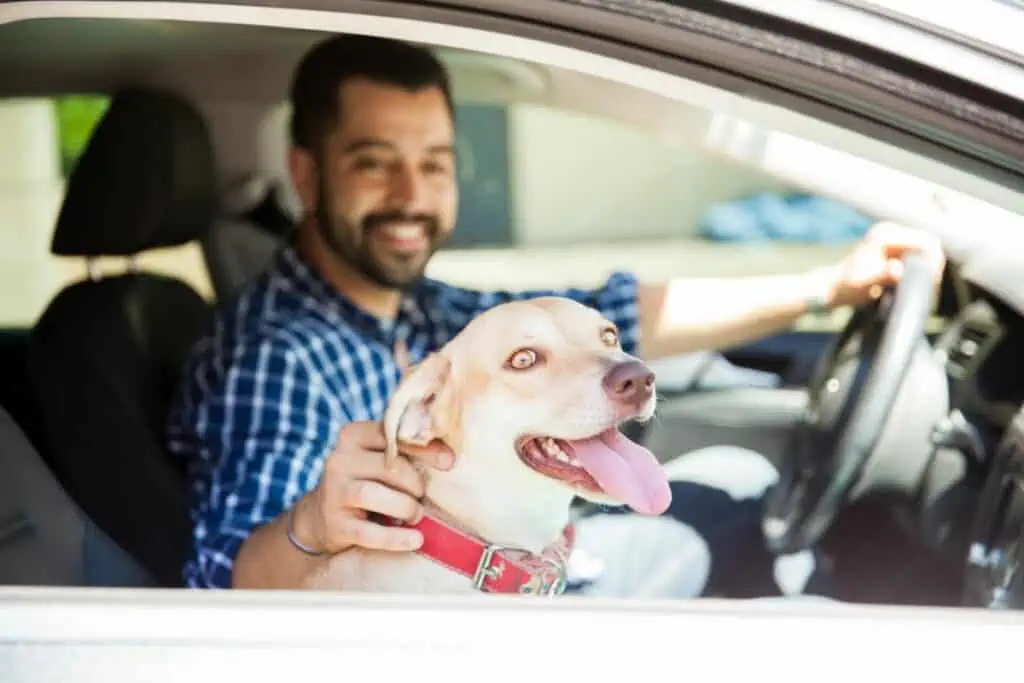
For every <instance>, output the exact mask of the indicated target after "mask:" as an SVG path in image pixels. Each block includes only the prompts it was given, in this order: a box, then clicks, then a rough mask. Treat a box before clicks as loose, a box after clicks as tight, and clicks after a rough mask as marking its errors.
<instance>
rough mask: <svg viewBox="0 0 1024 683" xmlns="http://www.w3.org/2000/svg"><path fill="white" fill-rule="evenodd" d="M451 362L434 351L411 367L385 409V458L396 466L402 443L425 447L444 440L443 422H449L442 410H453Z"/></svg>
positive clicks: (390, 465) (389, 465)
mask: <svg viewBox="0 0 1024 683" xmlns="http://www.w3.org/2000/svg"><path fill="white" fill-rule="evenodd" d="M450 377H451V361H449V360H448V359H447V358H445V357H444V356H442V355H440V354H437V353H435V354H432V355H430V356H428V357H427V358H426V359H424V360H423V362H421V363H419V364H418V365H415V366H412V367H410V368H409V369H408V371H407V372H406V374H405V376H404V377H403V378H402V381H401V382H399V384H398V388H397V389H396V390H395V393H394V395H393V396H392V397H391V400H390V401H388V407H387V409H386V410H385V411H384V438H385V440H386V442H387V447H386V450H385V456H386V457H385V461H386V463H387V465H388V467H393V466H394V463H395V460H396V459H397V458H398V447H399V444H400V443H407V444H412V445H416V446H426V445H427V444H429V443H430V442H431V441H433V440H434V439H443V438H444V437H445V436H446V435H445V434H444V428H443V425H444V424H446V423H449V417H448V416H447V415H441V414H440V413H441V412H442V411H445V412H446V411H449V410H452V409H454V406H453V405H451V403H452V402H451V401H449V400H447V399H448V398H449V397H450V394H451V387H450Z"/></svg>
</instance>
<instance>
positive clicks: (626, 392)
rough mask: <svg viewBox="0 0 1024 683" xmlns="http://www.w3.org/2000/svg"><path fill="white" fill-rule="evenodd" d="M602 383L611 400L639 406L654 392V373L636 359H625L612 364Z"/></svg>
mask: <svg viewBox="0 0 1024 683" xmlns="http://www.w3.org/2000/svg"><path fill="white" fill-rule="evenodd" d="M602 384H603V385H604V391H605V393H606V394H608V397H609V398H611V399H612V400H613V401H616V402H619V403H628V404H631V405H635V406H639V405H641V404H642V403H644V402H645V401H647V400H648V399H649V398H650V397H651V395H652V394H653V393H654V373H653V372H652V371H651V369H650V368H648V367H647V366H646V365H644V364H643V363H642V362H640V361H638V360H627V361H624V362H622V363H617V364H616V365H614V366H612V368H611V370H609V371H608V372H607V374H605V376H604V381H603V382H602Z"/></svg>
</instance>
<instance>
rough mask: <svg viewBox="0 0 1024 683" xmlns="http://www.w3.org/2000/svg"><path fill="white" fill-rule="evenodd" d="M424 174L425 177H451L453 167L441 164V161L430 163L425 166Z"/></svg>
mask: <svg viewBox="0 0 1024 683" xmlns="http://www.w3.org/2000/svg"><path fill="white" fill-rule="evenodd" d="M423 173H424V174H425V175H431V176H433V175H451V173H452V169H451V165H449V164H446V163H443V162H440V161H428V162H427V163H425V164H423Z"/></svg>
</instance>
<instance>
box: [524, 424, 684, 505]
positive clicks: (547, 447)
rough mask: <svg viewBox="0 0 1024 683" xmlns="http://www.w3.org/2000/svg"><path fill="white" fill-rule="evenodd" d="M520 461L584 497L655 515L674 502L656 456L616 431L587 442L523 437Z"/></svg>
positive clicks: (595, 436) (616, 429)
mask: <svg viewBox="0 0 1024 683" xmlns="http://www.w3.org/2000/svg"><path fill="white" fill-rule="evenodd" d="M516 452H517V453H518V454H519V459H520V460H522V462H523V463H524V464H525V465H526V466H527V467H529V468H530V469H531V470H533V471H534V472H537V473H538V474H541V475H543V476H545V477H548V478H549V479H553V480H555V481H559V482H561V483H564V484H566V485H568V486H569V487H571V488H573V489H576V490H578V491H580V492H582V493H584V494H586V493H589V494H596V495H599V496H603V497H607V498H611V499H613V500H616V501H619V502H621V503H622V504H625V505H628V506H629V507H631V508H633V509H634V510H636V511H637V512H640V513H642V514H649V515H658V514H661V513H662V512H664V511H665V510H666V509H667V508H668V506H669V503H671V500H672V494H671V491H670V489H669V485H668V479H667V477H666V476H665V472H664V470H663V469H662V467H661V464H660V463H659V462H658V460H657V458H655V457H654V454H653V453H651V452H650V451H649V450H647V449H646V448H644V447H643V446H641V445H639V444H637V443H634V442H633V441H630V440H629V439H628V438H627V437H626V436H625V435H624V434H622V432H620V431H619V430H618V428H616V427H611V428H609V429H606V430H605V431H603V432H600V433H599V434H596V435H594V436H591V437H589V438H585V439H559V438H555V437H550V436H540V437H536V436H534V437H526V438H524V439H521V440H520V441H519V442H518V443H517V445H516Z"/></svg>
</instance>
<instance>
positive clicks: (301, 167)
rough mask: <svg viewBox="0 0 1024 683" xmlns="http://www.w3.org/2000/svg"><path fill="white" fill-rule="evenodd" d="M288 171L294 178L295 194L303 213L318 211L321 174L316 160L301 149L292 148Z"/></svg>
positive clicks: (289, 154)
mask: <svg viewBox="0 0 1024 683" xmlns="http://www.w3.org/2000/svg"><path fill="white" fill-rule="evenodd" d="M288 171H289V172H290V173H291V176H292V185H293V186H294V187H295V194H296V195H297V196H298V198H299V202H300V203H301V204H302V212H303V213H304V214H308V213H312V212H314V211H316V209H317V206H316V204H317V201H318V200H319V197H317V178H318V176H319V173H320V169H318V168H317V164H316V159H314V158H313V155H312V154H310V153H309V152H308V151H307V150H305V149H303V148H301V147H291V148H289V150H288Z"/></svg>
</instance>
